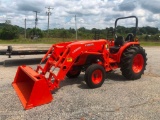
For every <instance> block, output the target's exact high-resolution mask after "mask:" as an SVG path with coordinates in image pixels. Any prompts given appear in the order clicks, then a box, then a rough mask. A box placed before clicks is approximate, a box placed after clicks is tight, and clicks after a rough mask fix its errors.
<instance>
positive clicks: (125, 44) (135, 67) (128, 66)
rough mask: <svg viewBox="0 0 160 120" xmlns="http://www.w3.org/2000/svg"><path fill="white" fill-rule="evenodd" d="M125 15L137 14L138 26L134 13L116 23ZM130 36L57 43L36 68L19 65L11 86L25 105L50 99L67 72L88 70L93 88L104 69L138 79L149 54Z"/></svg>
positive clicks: (71, 74) (87, 78) (76, 73)
mask: <svg viewBox="0 0 160 120" xmlns="http://www.w3.org/2000/svg"><path fill="white" fill-rule="evenodd" d="M125 18H136V29H137V25H138V19H137V17H135V16H130V17H124V18H118V19H117V20H116V22H115V26H116V24H117V21H118V20H119V19H125ZM131 37H132V38H131ZM131 37H130V36H129V37H128V38H126V41H124V40H123V37H121V36H116V35H115V40H114V41H113V40H108V39H99V40H87V41H72V42H64V43H58V44H54V45H52V46H51V48H50V49H49V50H48V52H47V53H46V54H45V56H44V57H43V59H42V60H41V63H40V64H39V65H38V66H37V68H36V69H35V70H34V69H32V68H31V67H29V66H25V65H22V66H19V67H18V70H17V73H16V76H15V78H14V81H13V83H12V86H13V87H14V89H15V91H16V93H17V95H18V97H19V98H20V101H21V102H22V105H23V107H24V109H30V108H33V107H36V106H39V105H42V104H46V103H49V102H51V101H52V99H53V96H52V94H51V91H53V90H55V89H58V88H59V87H60V86H59V85H60V82H61V81H62V80H64V79H65V77H66V76H67V77H68V78H75V77H78V76H79V74H80V73H81V72H85V75H84V80H85V81H86V84H87V85H88V86H89V87H90V88H97V87H100V86H101V85H102V84H103V82H104V80H105V73H106V72H109V71H112V70H115V69H117V68H120V69H121V71H122V75H123V76H124V77H125V78H126V79H131V80H134V79H139V78H140V77H141V75H142V74H143V73H144V70H145V67H146V61H147V58H146V53H145V51H144V49H143V48H142V47H141V46H140V43H139V42H138V40H137V39H136V38H135V34H133V35H131ZM46 59H47V61H46V63H45V64H44V65H43V64H42V63H43V62H44V61H45V60H46Z"/></svg>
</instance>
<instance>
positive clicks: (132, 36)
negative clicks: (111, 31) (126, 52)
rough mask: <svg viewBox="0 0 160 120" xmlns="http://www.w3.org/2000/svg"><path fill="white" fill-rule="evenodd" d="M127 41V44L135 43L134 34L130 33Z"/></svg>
mask: <svg viewBox="0 0 160 120" xmlns="http://www.w3.org/2000/svg"><path fill="white" fill-rule="evenodd" d="M125 41H126V42H133V41H134V35H133V33H128V35H127V37H126V39H125Z"/></svg>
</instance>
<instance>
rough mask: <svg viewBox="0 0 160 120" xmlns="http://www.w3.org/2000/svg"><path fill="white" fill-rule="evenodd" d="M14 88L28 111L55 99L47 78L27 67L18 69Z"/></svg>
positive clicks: (13, 84)
mask: <svg viewBox="0 0 160 120" xmlns="http://www.w3.org/2000/svg"><path fill="white" fill-rule="evenodd" d="M12 86H13V88H14V90H15V91H16V93H17V95H18V97H19V99H20V101H21V103H22V105H23V107H24V109H26V110H27V109H30V108H33V107H35V106H39V105H42V104H46V103H49V102H51V101H52V99H53V98H52V94H51V92H50V90H49V87H48V84H47V81H46V79H45V77H44V76H42V75H39V74H38V73H37V72H36V71H34V70H33V69H32V68H30V67H27V66H19V67H18V70H17V73H16V76H15V78H14V81H13V83H12Z"/></svg>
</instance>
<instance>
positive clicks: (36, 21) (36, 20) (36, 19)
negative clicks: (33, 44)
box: [33, 11, 40, 35]
mask: <svg viewBox="0 0 160 120" xmlns="http://www.w3.org/2000/svg"><path fill="white" fill-rule="evenodd" d="M33 12H35V13H36V18H35V35H36V28H37V23H38V18H37V13H40V12H38V11H33Z"/></svg>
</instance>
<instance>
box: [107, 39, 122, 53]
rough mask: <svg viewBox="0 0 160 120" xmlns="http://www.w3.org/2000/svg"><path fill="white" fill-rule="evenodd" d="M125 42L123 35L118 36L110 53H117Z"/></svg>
mask: <svg viewBox="0 0 160 120" xmlns="http://www.w3.org/2000/svg"><path fill="white" fill-rule="evenodd" d="M123 44H124V38H123V37H122V36H118V37H117V38H116V39H115V41H114V46H113V47H110V49H109V50H110V53H117V52H118V51H119V49H120V47H121V46H123Z"/></svg>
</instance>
